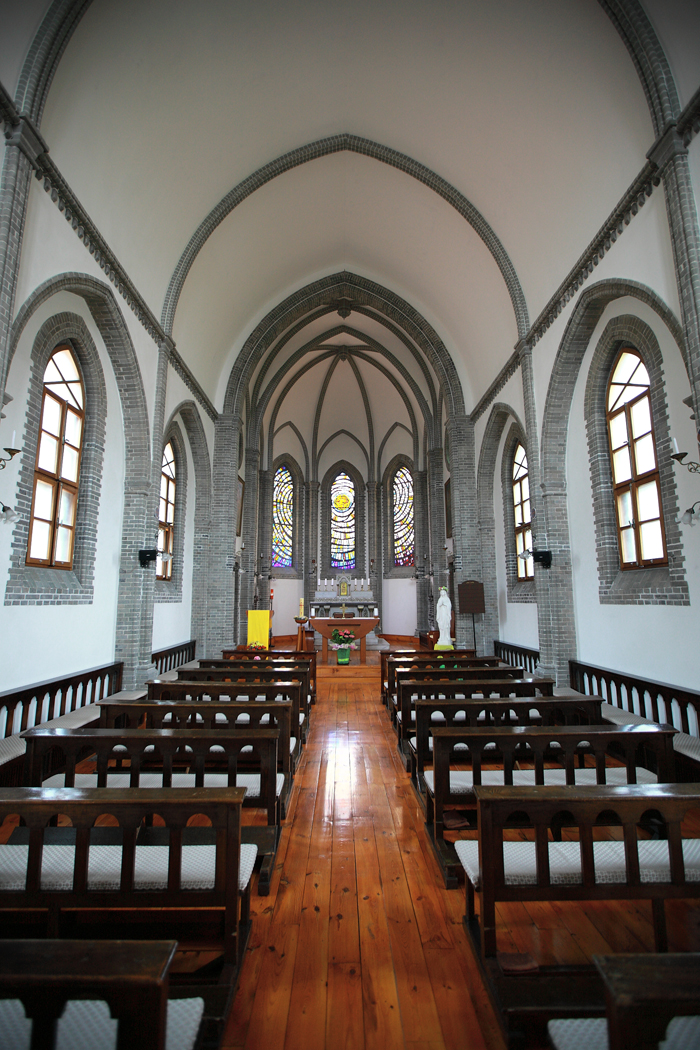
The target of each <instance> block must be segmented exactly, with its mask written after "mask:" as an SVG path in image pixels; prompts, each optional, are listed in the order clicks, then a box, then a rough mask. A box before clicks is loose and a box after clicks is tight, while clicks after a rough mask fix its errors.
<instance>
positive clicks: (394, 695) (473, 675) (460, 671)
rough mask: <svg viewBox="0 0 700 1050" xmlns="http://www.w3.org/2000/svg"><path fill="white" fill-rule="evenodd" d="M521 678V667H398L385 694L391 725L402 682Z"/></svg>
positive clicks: (398, 707) (426, 682)
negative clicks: (390, 686)
mask: <svg viewBox="0 0 700 1050" xmlns="http://www.w3.org/2000/svg"><path fill="white" fill-rule="evenodd" d="M492 678H495V679H499V680H501V681H502V680H503V679H505V678H518V679H520V678H523V669H522V667H506V666H503V665H501V666H498V667H490V666H489V667H473V666H472V665H471V664H467V665H464V666H461V667H446V668H439V667H423V666H421V667H413V666H411V667H398V668H396V669H395V671H394V680H393V685H392V689H391V691H390V692H389V693H388V694H387V702H388V707H389V714H390V716H391V720H392V723H393V724H394V725H396V716H397V713H398V712H399V711H400V710H401V708H400V706H399V687H400V685H401V683H402V682H406V681H411V682H420V683H423V684H424V685H425V686H428V685H430V684H431V683H433V682H465V681H473V680H474V679H480V680H481V681H485V680H486V679H492ZM525 680H526V681H531V680H532V676H531V675H526V676H525Z"/></svg>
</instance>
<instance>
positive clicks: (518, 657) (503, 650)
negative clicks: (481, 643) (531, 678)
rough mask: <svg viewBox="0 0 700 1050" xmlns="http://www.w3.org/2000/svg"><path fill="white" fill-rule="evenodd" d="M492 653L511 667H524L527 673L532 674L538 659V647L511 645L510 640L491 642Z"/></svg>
mask: <svg viewBox="0 0 700 1050" xmlns="http://www.w3.org/2000/svg"><path fill="white" fill-rule="evenodd" d="M493 653H494V656H497V657H498V658H499V659H500V660H503V662H504V663H506V664H511V665H512V666H513V667H524V668H525V670H526V671H527V672H528V674H534V673H535V668H536V667H537V664H538V663H539V660H540V651H539V649H526V648H525V646H524V645H513V644H512V643H511V642H501V641H500V640H499V639H496V640H495V641H494V643H493Z"/></svg>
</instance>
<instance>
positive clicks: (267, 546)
mask: <svg viewBox="0 0 700 1050" xmlns="http://www.w3.org/2000/svg"><path fill="white" fill-rule="evenodd" d="M258 507H259V511H260V512H259V514H258V555H260V554H262V558H261V557H258V564H259V566H260V580H259V584H260V604H259V606H258V607H259V608H260V609H269V608H270V579H269V577H270V572H271V565H272V471H271V470H260V471H258ZM272 631H273V634H274V627H273V629H272Z"/></svg>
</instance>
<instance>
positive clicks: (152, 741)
mask: <svg viewBox="0 0 700 1050" xmlns="http://www.w3.org/2000/svg"><path fill="white" fill-rule="evenodd" d="M24 739H25V742H26V745H27V752H26V761H25V786H26V787H42V786H43V787H47V788H53V787H76V786H77V787H84V788H92V787H95V788H106V787H110V788H118V787H121V788H126V787H129V788H139V787H142V786H147V787H163V788H169V787H194V788H202V787H203V788H207V789H209V788H210V787H223V786H226V787H237V786H238V787H245V788H246V797H245V800H244V802H243V805H244V807H245V806H248V807H251V808H255V809H265V810H266V811H267V827H265V828H263V827H258V826H255V827H254V826H250V825H244V826H243V828H242V831H241V841H242V842H243V843H245V844H252V845H255V846H256V848H257V851H258V861H259V863H260V874H259V877H258V893H259V895H260V896H267V894H268V893H269V892H270V879H271V877H272V872H273V870H274V864H275V858H276V856H277V847H278V845H279V839H280V833H281V819H282V817H281V797H282V795H283V794H284V791H285V788H286V778H285V776H284V774H282V773H280V774H278V773H277V745H278V741H279V729H276V728H271V727H264V728H260V727H255V728H252V727H250V726H249V725H248V726H240V727H235V726H234V727H232V728H227V729H226V730H224V729H220V728H217V729H193V728H184V729H99V728H96V729H92V728H88V729H77V730H66V729H43V728H42V727H38V728H37V729H30V730H28V731H27V732H26V733H25V736H24ZM251 750H252V754H250V752H251ZM57 752H58V753H59V755H60V757H61V758H62V765H63V768H64V769H65V772H64V773H62V774H53V775H50V770H52V769H54V768H56V766H57V764H58V763H57V761H56V753H57ZM87 756H90V757H92V756H95V763H96V769H95V772H94V773H78V774H76V766H77V765H78V763H79V762H80V761H82V760H83V759H84V758H85V757H87ZM242 759H243V760H244V761H243V762H242V761H241V760H242ZM251 759H252V764H254V765H255V766H256V767H258V768H259V773H256V774H252V775H251V774H250V773H246V772H245V770H246V769H248V768H250V765H251V761H250V760H251ZM240 765H242V767H243V768H242V769H241V768H239V766H240ZM224 779H225V781H226V784H225V785H224V784H222V783H221V781H222V780H224Z"/></svg>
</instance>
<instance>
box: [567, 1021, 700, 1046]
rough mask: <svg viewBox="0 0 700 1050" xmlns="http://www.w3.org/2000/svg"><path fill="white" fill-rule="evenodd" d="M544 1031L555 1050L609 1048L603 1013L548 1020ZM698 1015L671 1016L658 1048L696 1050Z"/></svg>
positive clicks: (699, 1027)
mask: <svg viewBox="0 0 700 1050" xmlns="http://www.w3.org/2000/svg"><path fill="white" fill-rule="evenodd" d="M547 1034H548V1035H549V1038H550V1040H551V1043H552V1046H553V1047H554V1050H609V1045H610V1044H609V1041H608V1022H607V1020H606V1018H605V1017H590V1018H572V1019H566V1020H556V1021H550V1022H549V1023H548V1025H547ZM698 1048H700V1017H674V1019H673V1020H672V1021H671V1023H670V1024H669V1026H668V1028H667V1030H666V1039H664V1041H663V1042H661V1043H659V1050H698Z"/></svg>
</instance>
